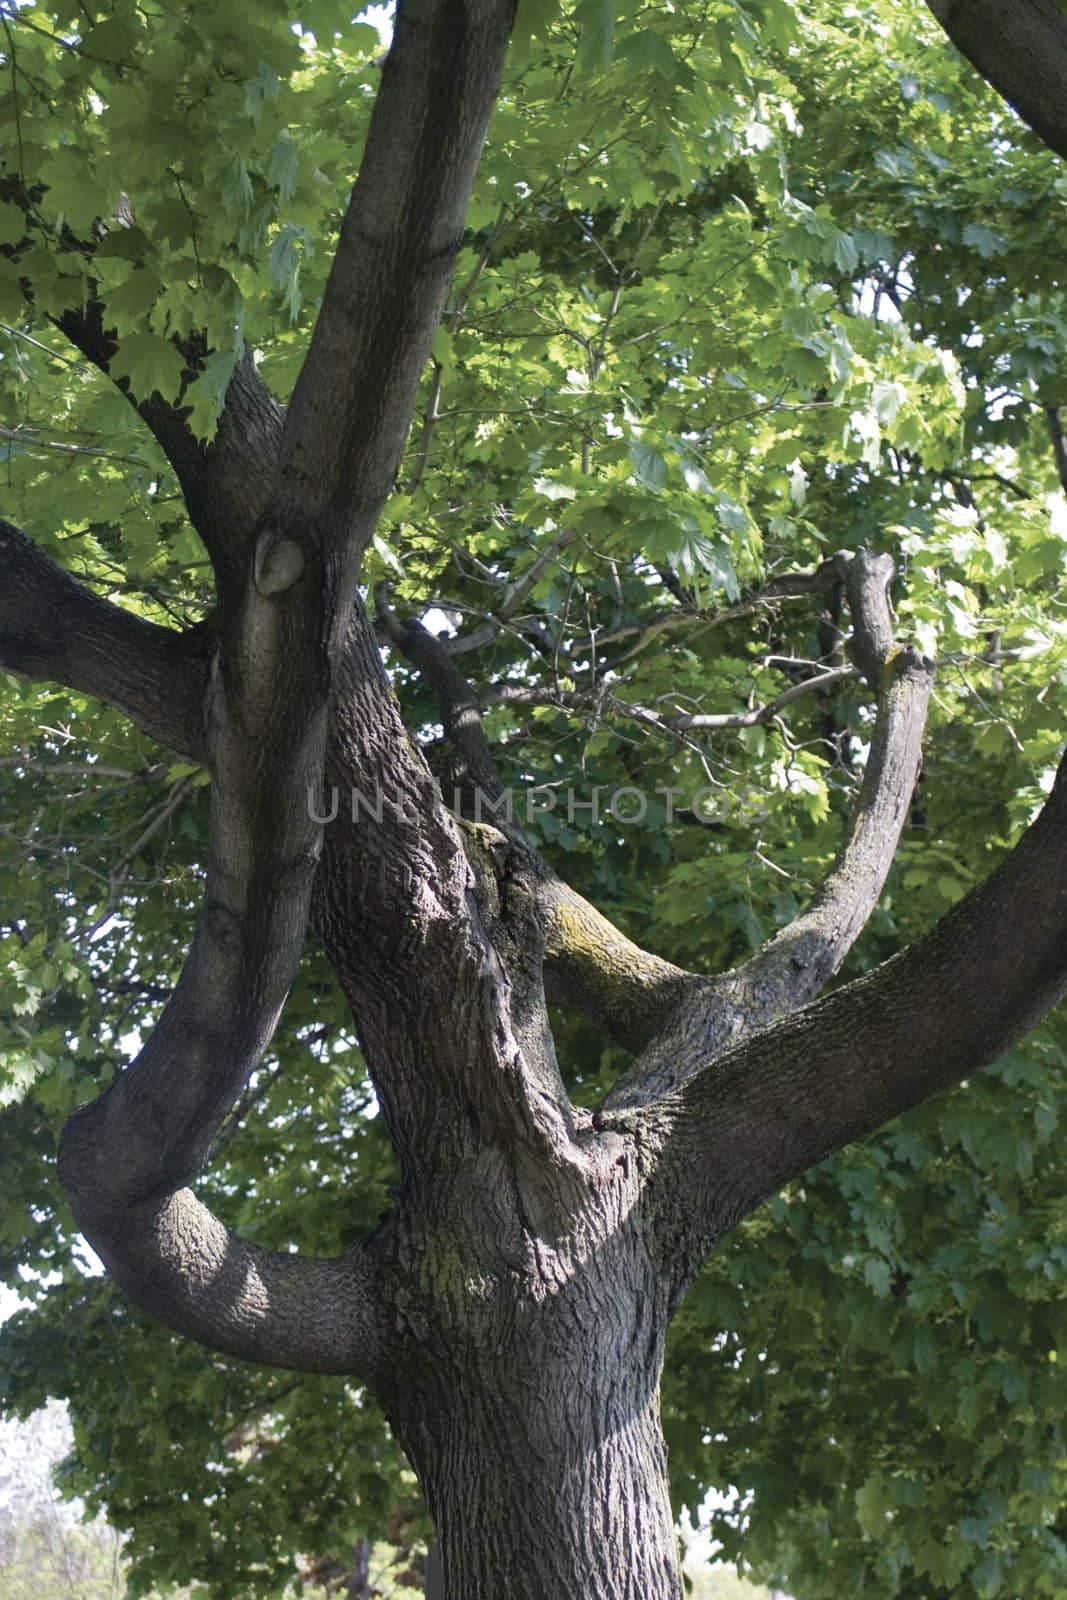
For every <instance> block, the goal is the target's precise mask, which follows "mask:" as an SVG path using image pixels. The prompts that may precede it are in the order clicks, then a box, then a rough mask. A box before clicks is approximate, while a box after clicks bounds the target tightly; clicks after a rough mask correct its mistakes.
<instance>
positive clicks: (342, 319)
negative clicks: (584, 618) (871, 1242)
mask: <svg viewBox="0 0 1067 1600" xmlns="http://www.w3.org/2000/svg"><path fill="white" fill-rule="evenodd" d="M513 15H514V0H401V3H400V4H399V5H398V7H397V16H396V31H395V33H394V36H393V43H392V47H391V49H390V51H389V54H388V57H387V58H386V62H385V66H384V69H383V71H382V81H381V87H380V89H379V91H378V98H377V101H376V103H375V106H374V112H373V115H372V117H371V125H370V130H369V133H368V136H367V145H366V149H365V152H364V156H363V162H362V165H361V167H360V172H359V177H358V179H357V180H356V184H355V187H354V189H353V191H352V196H351V199H350V201H349V205H348V210H347V212H346V215H345V219H344V222H343V224H342V228H341V239H340V243H339V245H338V249H337V254H336V255H335V257H334V262H333V266H332V268H331V271H330V276H329V279H328V281H327V284H326V290H325V293H324V295H323V300H322V306H321V309H320V311H319V316H318V320H317V322H316V324H315V331H314V333H313V335H312V339H311V345H310V347H309V350H308V354H307V358H306V360H305V362H304V366H303V369H302V371H301V373H300V377H299V379H298V380H297V384H296V388H295V390H294V393H293V397H292V401H291V403H290V406H289V415H288V419H287V422H286V426H285V432H284V436H283V442H282V488H283V497H284V506H285V508H286V509H287V511H288V513H289V514H291V515H293V516H295V517H299V518H301V519H302V520H303V521H304V522H305V524H307V525H314V524H315V523H316V522H322V521H324V520H325V521H328V522H330V523H333V524H339V525H340V526H342V527H344V528H346V529H348V530H350V531H353V532H354V533H355V541H354V549H355V552H356V557H357V559H358V556H359V555H360V554H362V551H363V549H365V548H366V545H367V543H368V542H369V540H370V537H371V533H372V532H373V527H374V522H375V519H376V518H377V515H378V512H379V509H380V507H381V506H382V504H383V503H384V501H385V499H386V497H387V495H388V494H389V493H390V492H391V490H392V488H393V483H394V479H395V476H396V472H397V468H398V466H399V463H400V458H401V455H402V453H403V448H404V441H405V439H406V437H407V431H408V427H409V424H410V420H411V412H412V407H413V405H414V402H415V395H416V391H417V388H418V382H419V377H420V374H421V372H422V369H423V366H424V365H425V362H426V359H427V357H428V355H429V352H430V345H431V342H432V340H433V336H434V332H435V331H436V328H437V325H438V322H439V320H440V316H441V311H442V307H443V305H444V300H445V294H446V292H447V289H448V284H449V279H450V276H451V271H452V263H453V261H454V259H455V255H456V252H457V250H458V249H459V245H460V242H461V240H462V237H463V224H464V217H465V215H466V210H467V203H468V200H469V197H470V191H471V187H472V184H473V182H474V173H475V168H476V167H477V163H478V158H479V156H480V154H481V149H482V143H483V141H484V138H485V131H486V128H487V126H488V123H489V115H490V112H491V110H492V107H493V102H494V100H495V98H496V93H497V89H498V87H499V82H500V74H501V70H502V68H503V63H504V56H505V52H506V50H507V45H508V38H509V35H510V32H511V25H512V20H513Z"/></svg>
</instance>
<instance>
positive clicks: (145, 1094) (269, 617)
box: [59, 532, 378, 1371]
mask: <svg viewBox="0 0 1067 1600" xmlns="http://www.w3.org/2000/svg"><path fill="white" fill-rule="evenodd" d="M327 563H328V553H325V554H324V552H323V551H322V550H321V549H320V548H317V547H316V546H315V545H314V544H311V543H310V542H309V543H308V544H307V545H305V546H304V547H302V548H301V547H299V546H297V545H296V544H294V543H293V542H292V541H291V540H281V539H278V538H277V537H276V536H275V535H273V534H271V533H269V532H268V533H265V534H263V535H261V536H260V539H259V542H258V545H257V550H256V556H255V561H254V564H253V567H252V571H251V573H250V575H249V581H248V585H247V590H246V593H245V596H244V601H243V604H242V608H241V611H240V613H239V615H238V616H237V617H236V618H235V620H234V624H233V626H232V628H231V629H230V630H228V636H227V637H226V639H225V640H224V642H223V644H222V645H220V646H219V648H218V649H217V650H216V653H215V656H214V659H213V661H212V665H211V678H210V686H209V692H208V697H207V715H206V718H205V727H206V745H207V751H206V753H207V760H208V764H209V767H210V770H211V773H212V778H213V784H212V809H211V840H210V849H209V859H208V873H207V883H206V888H205V895H204V904H203V909H202V912H201V916H200V921H199V923H198V926H197V930H196V934H195V937H194V939H193V944H192V948H191V950H190V953H189V957H188V959H187V961H186V964H185V967H184V969H183V971H182V974H181V977H180V979H179V981H178V984H177V987H176V988H175V991H174V993H173V995H172V996H171V998H170V1000H169V1001H168V1003H167V1005H166V1007H165V1008H164V1011H163V1014H162V1016H161V1017H160V1019H159V1022H158V1024H157V1025H156V1027H155V1029H154V1030H153V1032H152V1034H151V1035H150V1037H149V1039H148V1040H147V1042H146V1044H145V1045H144V1047H143V1049H142V1050H141V1052H140V1054H139V1055H138V1056H137V1058H136V1060H135V1061H134V1062H133V1064H132V1066H130V1067H129V1068H128V1069H127V1070H126V1071H125V1072H124V1073H123V1074H122V1076H121V1077H119V1078H118V1079H117V1080H116V1082H115V1083H114V1084H113V1085H112V1086H111V1087H110V1088H109V1089H108V1090H107V1091H106V1092H105V1093H104V1094H103V1095H101V1096H100V1097H99V1098H98V1099H96V1100H93V1101H91V1102H90V1103H89V1104H88V1105H86V1106H83V1107H81V1108H80V1109H79V1110H78V1111H76V1112H75V1113H74V1115H73V1116H72V1117H71V1118H70V1120H69V1121H68V1123H67V1125H66V1127H65V1128H64V1131H63V1135H62V1139H61V1141H60V1149H59V1176H60V1181H61V1182H62V1184H63V1188H64V1190H65V1192H66V1194H67V1198H68V1200H69V1201H70V1205H71V1209H72V1211H73V1212H74V1216H75V1218H76V1220H77V1222H78V1224H79V1226H80V1227H81V1229H82V1231H83V1232H84V1234H85V1236H86V1238H87V1239H88V1240H89V1242H90V1243H91V1244H92V1245H93V1246H94V1248H95V1249H96V1250H97V1251H98V1252H99V1254H100V1256H101V1258H102V1259H103V1260H104V1262H105V1263H106V1265H107V1267H108V1269H109V1271H110V1272H111V1273H112V1275H113V1276H114V1277H115V1278H116V1279H117V1280H118V1281H119V1282H120V1283H121V1284H122V1285H123V1287H124V1288H125V1289H126V1290H127V1292H128V1293H129V1294H130V1296H131V1297H132V1298H133V1299H134V1300H135V1301H137V1302H138V1303H139V1304H140V1305H142V1306H143V1307H144V1308H145V1309H146V1310H148V1311H150V1312H151V1313H152V1314H153V1315H155V1316H158V1317H160V1318H161V1319H162V1320H163V1321H165V1322H167V1323H168V1324H169V1326H171V1327H173V1328H175V1329H176V1330H177V1331H179V1332H181V1333H185V1334H188V1335H190V1336H192V1337H194V1338H197V1339H200V1340H202V1341H203V1342H205V1343H207V1344H210V1345H212V1346H214V1347H216V1348H218V1349H222V1350H226V1351H228V1352H229V1353H231V1354H235V1355H240V1356H243V1357H246V1358H248V1359H251V1360H256V1361H267V1362H271V1363H274V1364H278V1365H284V1366H294V1367H298V1368H302V1369H305V1368H306V1369H310V1370H316V1371H321V1370H333V1371H336V1370H338V1363H341V1366H342V1370H363V1368H364V1366H365V1364H366V1363H367V1362H369V1361H371V1360H372V1359H373V1356H374V1351H375V1349H376V1345H377V1338H378V1322H377V1316H378V1313H377V1310H376V1305H375V1301H374V1299H373V1297H372V1298H370V1299H368V1298H367V1294H366V1291H367V1285H368V1282H369V1281H370V1278H371V1275H372V1274H371V1269H370V1264H369V1261H370V1258H369V1256H368V1255H367V1254H366V1253H365V1252H363V1251H360V1250H357V1251H355V1252H354V1253H353V1254H352V1255H351V1256H350V1257H346V1258H343V1259H342V1260H340V1261H336V1262H332V1263H326V1264H323V1263H303V1264H301V1263H299V1262H295V1261H294V1260H293V1259H292V1258H290V1257H289V1256H287V1255H284V1254H283V1255H281V1256H277V1255H272V1254H271V1253H270V1252H261V1251H258V1250H256V1249H254V1248H252V1247H250V1246H248V1245H245V1244H243V1243H242V1242H241V1241H239V1240H237V1239H236V1238H234V1237H233V1236H232V1235H230V1234H229V1233H228V1232H227V1231H226V1230H225V1229H224V1228H223V1227H222V1225H221V1224H220V1223H219V1222H218V1221H217V1220H216V1219H215V1218H214V1217H212V1216H211V1214H210V1213H209V1212H208V1211H206V1210H205V1208H204V1207H203V1206H201V1205H200V1203H199V1202H198V1201H197V1200H196V1199H195V1198H194V1196H193V1195H192V1194H191V1193H190V1191H189V1190H188V1189H187V1188H186V1185H187V1184H188V1183H189V1182H190V1181H191V1180H192V1179H193V1178H195V1176H196V1175H197V1173H198V1172H199V1171H200V1170H201V1168H202V1167H203V1165H204V1164H205V1162H206V1161H207V1159H208V1157H209V1154H210V1150H211V1145H212V1141H213V1139H214V1137H215V1135H216V1134H217V1132H218V1130H219V1127H220V1126H221V1124H222V1122H223V1120H224V1118H225V1116H226V1114H227V1112H228V1111H229V1108H230V1107H231V1106H232V1104H233V1102H234V1100H235V1099H236V1098H237V1096H238V1095H239V1094H240V1092H241V1090H242V1088H243V1087H244V1084H245V1082H246V1080H247V1077H248V1075H249V1073H250V1072H251V1071H252V1069H253V1068H254V1066H255V1065H256V1063H257V1061H258V1060H259V1059H260V1056H261V1055H262V1052H263V1050H264V1049H265V1048H266V1046H267V1044H268V1043H269V1041H270V1038H271V1036H272V1034H273V1032H274V1028H275V1025H276V1022H277V1019H278V1015H279V1013H280V1011H281V1007H282V1004H283V1002H284V999H285V995H286V993H287V991H288V988H289V984H290V981H291V979H292V974H293V970H294V967H295V965H296V961H297V959H298V957H299V954H300V950H301V948H302V945H303V942H304V932H305V928H306V924H307V914H308V905H309V902H310V898H311V890H312V883H313V880H314V876H315V871H316V866H317V863H318V858H319V854H320V850H321V844H322V834H321V828H320V826H319V825H318V824H317V823H316V822H315V821H314V820H313V819H312V817H311V816H310V814H309V808H308V805H307V795H308V791H309V788H310V789H312V790H313V791H316V792H317V790H318V786H319V784H320V782H321V776H322V770H323V762H324V759H325V744H326V707H327V690H328V684H329V675H330V667H331V661H330V657H329V652H328V649H327V647H326V640H327V639H328V638H329V637H330V635H331V633H332V632H333V631H334V617H335V615H336V614H337V612H338V611H339V610H340V611H342V613H343V609H344V602H339V601H338V596H337V591H336V587H335V585H333V584H332V583H331V582H330V577H329V567H328V564H327ZM314 1290H322V1291H323V1292H324V1293H325V1295H326V1298H325V1299H321V1298H318V1297H317V1296H316V1295H315V1294H314V1293H313V1292H312V1291H314ZM339 1307H340V1311H339ZM339 1315H340V1316H343V1318H344V1320H345V1332H344V1337H343V1339H342V1341H341V1343H340V1345H338V1344H336V1343H335V1341H336V1340H337V1338H338V1317H339Z"/></svg>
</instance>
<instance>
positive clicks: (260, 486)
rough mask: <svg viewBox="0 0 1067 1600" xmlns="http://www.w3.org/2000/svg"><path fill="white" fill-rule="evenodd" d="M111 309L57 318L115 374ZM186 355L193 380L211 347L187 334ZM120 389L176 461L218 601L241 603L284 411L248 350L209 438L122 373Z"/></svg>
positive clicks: (96, 306)
mask: <svg viewBox="0 0 1067 1600" xmlns="http://www.w3.org/2000/svg"><path fill="white" fill-rule="evenodd" d="M106 317H107V311H106V308H105V307H104V306H102V305H101V304H100V303H99V302H98V301H93V302H90V304H89V305H88V306H85V307H81V308H79V309H77V310H74V311H68V312H66V313H64V315H63V316H62V317H60V318H58V319H57V326H58V327H59V328H61V329H62V331H63V332H64V333H65V334H66V336H67V338H68V339H69V340H70V341H71V343H72V344H74V345H76V346H77V348H78V349H79V350H80V351H81V352H82V354H83V355H85V356H87V357H88V359H89V360H90V361H92V362H93V364H94V365H95V366H97V367H99V368H100V370H101V372H103V373H105V374H106V375H107V376H110V369H111V362H112V360H113V359H114V356H115V354H116V352H117V350H118V343H117V341H116V339H115V336H114V334H112V333H111V332H110V331H109V330H108V328H107V325H106ZM182 354H183V355H184V356H185V358H186V361H187V362H188V372H187V381H191V380H192V379H193V378H194V377H195V375H196V373H197V371H198V370H199V367H200V364H201V362H202V360H203V358H204V357H205V356H206V355H207V354H208V350H207V346H206V345H205V344H204V343H203V341H202V340H198V339H196V338H193V339H188V340H186V341H184V343H183V345H182ZM118 387H119V389H120V390H121V391H122V393H123V394H124V395H125V396H126V398H127V399H128V400H129V402H130V404H131V405H132V406H133V408H134V410H135V411H136V412H137V414H138V415H139V416H140V417H141V418H142V420H143V421H144V422H145V424H146V425H147V427H148V428H149V429H150V430H151V432H152V433H153V434H154V436H155V438H156V440H157V442H158V443H159V445H160V447H161V449H162V450H163V453H164V455H165V456H166V457H167V460H168V461H169V462H170V464H171V466H172V467H173V468H174V472H175V475H176V477H177V479H178V483H179V484H180V486H181V490H182V494H183V496H184V498H185V504H186V507H187V509H188V512H189V516H190V518H191V520H192V523H193V526H194V527H195V528H196V531H197V533H198V534H199V535H200V537H201V539H202V540H203V543H204V548H205V549H206V550H207V552H208V555H209V556H210V557H211V564H212V566H213V568H214V571H215V580H216V584H217V586H218V593H219V601H220V604H221V605H222V606H223V607H224V608H225V609H228V608H229V607H230V605H231V604H233V603H236V597H237V594H238V593H239V590H240V585H241V581H242V578H243V575H244V571H245V567H246V564H247V560H248V554H249V550H250V547H251V545H250V541H251V537H252V532H253V529H254V528H255V525H256V522H257V519H258V517H259V514H260V512H261V511H262V509H263V506H264V505H265V503H266V500H267V497H268V495H269V493H270V490H271V488H272V486H273V483H274V478H275V473H276V470H277V453H278V444H279V441H280V439H281V433H282V423H283V421H284V415H285V414H284V411H283V410H282V407H281V406H280V405H279V404H278V402H277V400H275V398H274V396H273V395H272V394H271V393H270V391H269V390H268V388H267V386H266V384H265V383H264V382H263V379H262V378H261V377H260V375H259V370H258V368H257V367H256V364H255V362H254V361H253V359H252V355H251V352H250V351H246V352H245V354H244V355H243V356H242V357H241V359H240V361H239V362H238V363H237V366H236V368H235V370H234V374H233V377H232V378H231V379H230V384H229V387H228V389H227V391H226V404H225V406H224V408H223V412H222V416H221V417H220V419H219V427H218V432H217V433H216V435H215V438H214V439H213V440H212V442H211V443H210V444H204V443H203V441H201V440H199V439H197V438H196V436H195V435H194V434H193V432H192V429H191V428H190V427H189V423H188V414H187V412H186V411H184V410H183V409H182V408H181V407H180V406H178V405H172V404H170V403H169V402H168V401H165V400H163V399H161V398H160V396H159V395H158V394H153V395H151V396H150V397H149V398H148V399H146V400H137V399H135V398H134V397H133V396H132V395H131V394H130V392H129V385H128V383H127V382H126V380H125V379H122V380H121V381H120V382H119V383H118Z"/></svg>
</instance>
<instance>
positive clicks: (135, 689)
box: [0, 518, 208, 761]
mask: <svg viewBox="0 0 1067 1600" xmlns="http://www.w3.org/2000/svg"><path fill="white" fill-rule="evenodd" d="M0 667H3V668H5V669H6V670H7V671H8V672H17V673H20V674H21V675H23V676H24V677H27V678H33V679H45V680H48V681H50V682H54V683H61V684H64V685H65V686H66V687H67V688H68V689H76V690H78V691H80V692H81V693H84V694H91V695H93V696H95V698H97V699H99V700H103V701H105V702H106V704H108V705H111V706H115V707H116V708H117V709H118V710H120V711H123V712H125V713H126V715H127V716H128V717H130V719H131V720H132V721H133V722H134V723H135V724H136V725H137V727H139V728H140V729H141V730H142V732H143V733H147V734H148V735H149V737H150V738H152V739H156V740H158V741H159V743H160V744H162V745H164V746H165V747H166V748H167V749H168V750H173V751H175V752H176V753H177V754H179V755H184V756H190V757H192V758H193V759H194V760H197V761H199V760H201V759H202V758H203V755H204V722H203V718H204V701H205V695H206V691H207V677H208V640H207V636H206V632H205V630H204V629H203V628H193V629H191V630H190V631H189V632H188V633H175V632H173V631H172V630H171V629H169V628H161V627H158V626H157V625H156V624H155V623H153V622H146V621H145V620H144V619H143V618H142V617H135V616H132V615H131V614H130V613H129V612H128V611H123V610H122V609H121V607H119V606H116V605H113V604H112V603H111V602H110V601H109V600H102V599H101V598H100V596H99V595H96V594H93V592H92V590H90V589H87V588H86V587H85V585H84V584H81V583H79V582H78V581H77V579H75V578H72V577H71V576H70V574H69V573H67V572H64V571H63V570H62V568H61V567H57V566H56V564H55V562H53V561H51V560H50V559H49V558H48V556H46V555H45V553H44V551H43V550H41V549H40V548H39V547H38V546H37V545H35V544H34V542H33V540H32V539H29V538H27V536H26V535H25V534H24V533H23V532H21V530H20V529H18V528H16V527H14V526H13V525H12V524H11V523H10V522H5V521H3V519H2V518H0Z"/></svg>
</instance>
